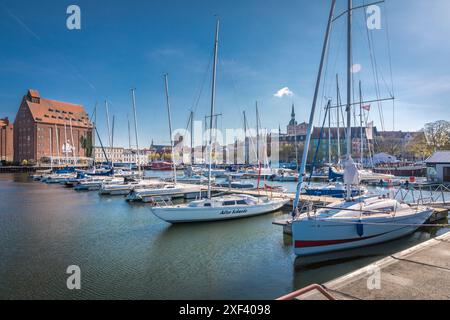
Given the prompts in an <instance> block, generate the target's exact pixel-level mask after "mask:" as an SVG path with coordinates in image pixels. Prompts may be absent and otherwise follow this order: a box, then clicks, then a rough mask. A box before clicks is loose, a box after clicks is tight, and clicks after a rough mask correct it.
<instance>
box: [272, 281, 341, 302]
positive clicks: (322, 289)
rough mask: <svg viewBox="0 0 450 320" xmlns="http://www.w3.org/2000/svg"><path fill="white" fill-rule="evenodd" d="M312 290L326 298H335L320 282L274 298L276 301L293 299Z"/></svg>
mask: <svg viewBox="0 0 450 320" xmlns="http://www.w3.org/2000/svg"><path fill="white" fill-rule="evenodd" d="M314 290H317V291H319V292H320V293H321V294H322V295H323V296H324V297H325V298H327V299H328V300H336V298H334V297H333V296H332V295H331V294H330V293H328V291H327V290H326V289H325V287H324V286H321V285H320V284H312V285H309V286H307V287H305V288H303V289H300V290H297V291H294V292H292V293H289V294H287V295H285V296H282V297H280V298H278V299H276V300H278V301H289V300H294V299H297V298H299V297H300V296H302V295H304V294H306V293H308V292H311V291H314Z"/></svg>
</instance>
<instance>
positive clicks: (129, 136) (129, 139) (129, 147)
mask: <svg viewBox="0 0 450 320" xmlns="http://www.w3.org/2000/svg"><path fill="white" fill-rule="evenodd" d="M127 123H128V149H130V150H131V134H130V119H129V118H128V113H127Z"/></svg>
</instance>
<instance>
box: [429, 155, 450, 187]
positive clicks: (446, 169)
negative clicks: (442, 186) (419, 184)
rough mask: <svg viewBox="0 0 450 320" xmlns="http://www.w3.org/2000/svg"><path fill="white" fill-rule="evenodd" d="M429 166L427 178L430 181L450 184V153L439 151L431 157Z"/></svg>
mask: <svg viewBox="0 0 450 320" xmlns="http://www.w3.org/2000/svg"><path fill="white" fill-rule="evenodd" d="M425 163H426V164H427V177H428V180H429V181H432V182H438V183H450V151H438V152H436V153H435V154H433V155H432V156H431V157H429V158H428V159H427V160H426V161H425Z"/></svg>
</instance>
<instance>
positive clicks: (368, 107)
mask: <svg viewBox="0 0 450 320" xmlns="http://www.w3.org/2000/svg"><path fill="white" fill-rule="evenodd" d="M361 108H363V109H364V110H366V111H370V104H366V105H364V106H362V107H361Z"/></svg>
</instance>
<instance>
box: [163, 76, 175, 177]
mask: <svg viewBox="0 0 450 320" xmlns="http://www.w3.org/2000/svg"><path fill="white" fill-rule="evenodd" d="M164 85H165V88H166V104H167V116H168V118H169V135H170V148H171V149H172V169H173V182H174V183H175V184H176V183H177V166H176V164H175V146H174V143H173V139H172V117H171V115H170V100H169V75H168V74H167V73H166V74H164Z"/></svg>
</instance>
